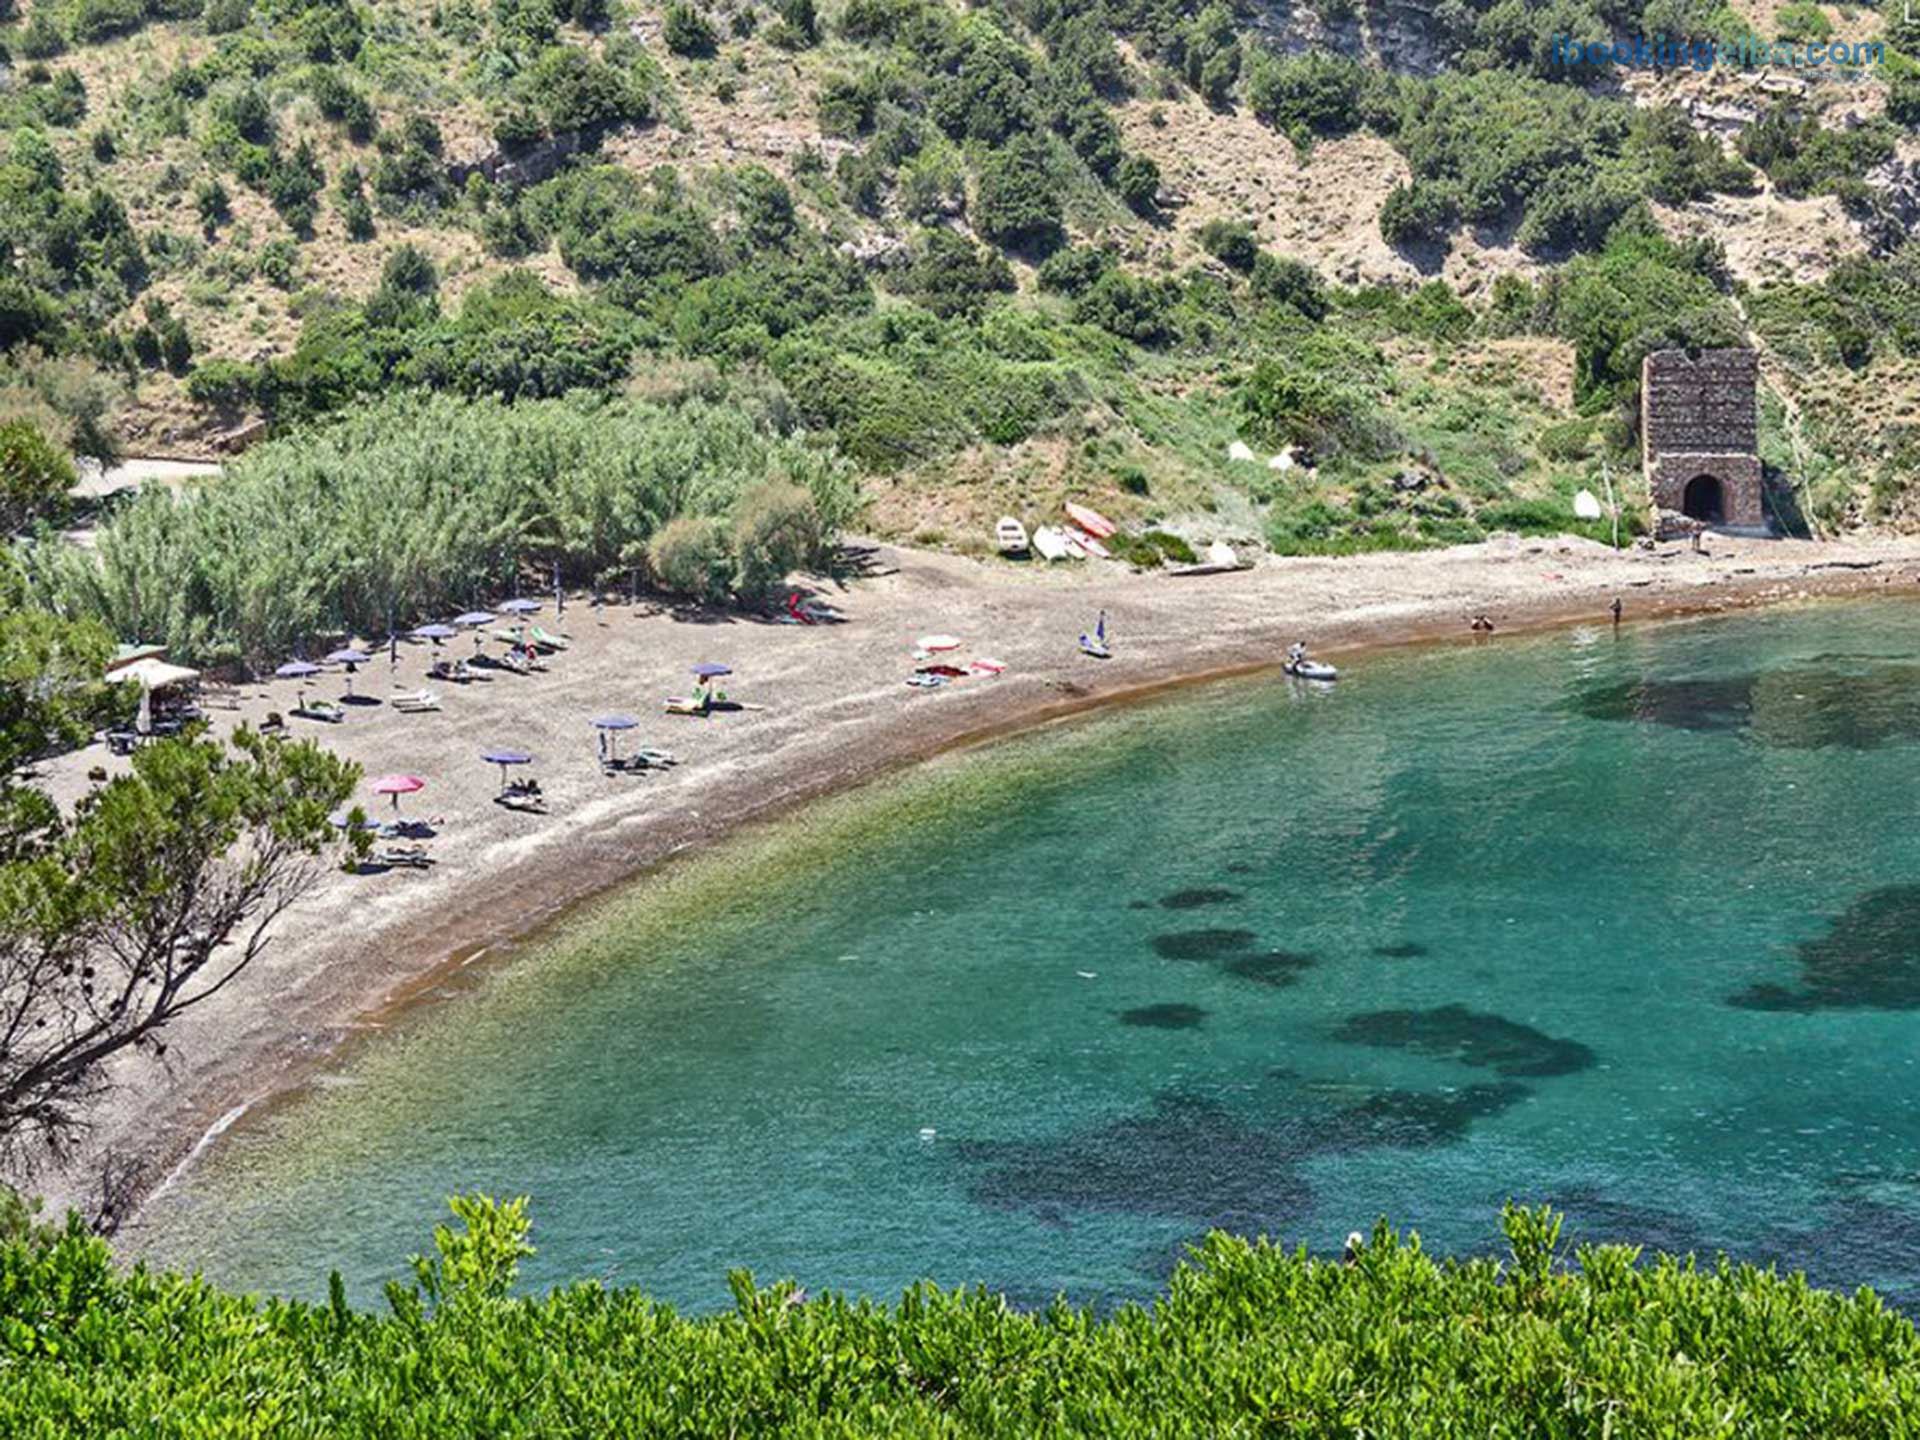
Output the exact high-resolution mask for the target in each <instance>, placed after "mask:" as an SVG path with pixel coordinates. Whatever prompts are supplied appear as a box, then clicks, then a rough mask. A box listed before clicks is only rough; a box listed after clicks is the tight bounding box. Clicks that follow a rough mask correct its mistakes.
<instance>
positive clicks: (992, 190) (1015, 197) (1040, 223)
mask: <svg viewBox="0 0 1920 1440" xmlns="http://www.w3.org/2000/svg"><path fill="white" fill-rule="evenodd" d="M972 214H973V224H974V228H975V229H976V230H978V231H979V232H980V234H981V235H982V236H983V237H984V238H986V239H988V240H991V241H992V242H993V243H994V244H996V245H1005V246H1012V247H1016V248H1021V249H1041V250H1051V249H1052V248H1053V247H1054V246H1055V245H1057V244H1058V243H1059V240H1060V221H1061V209H1060V187H1059V184H1058V181H1057V179H1056V177H1055V176H1054V173H1053V163H1052V160H1051V157H1050V156H1049V155H1048V153H1047V146H1046V142H1045V141H1043V140H1039V139H1037V138H1034V137H1032V136H1026V135H1023V136H1019V137H1017V138H1016V139H1014V140H1013V141H1012V142H1011V143H1010V144H1008V145H1006V146H1005V147H1004V148H1002V149H999V150H995V151H992V152H990V153H989V154H988V155H987V157H986V158H985V159H984V160H983V161H982V162H981V164H980V172H979V179H978V181H977V183H976V187H975V191H974V197H973V206H972Z"/></svg>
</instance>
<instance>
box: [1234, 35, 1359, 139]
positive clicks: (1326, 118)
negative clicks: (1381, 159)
mask: <svg viewBox="0 0 1920 1440" xmlns="http://www.w3.org/2000/svg"><path fill="white" fill-rule="evenodd" d="M1366 87H1367V73H1366V71H1365V70H1364V69H1362V68H1361V66H1360V64H1359V62H1358V61H1355V60H1351V59H1349V58H1347V57H1346V56H1344V55H1334V54H1329V53H1328V52H1326V51H1323V50H1309V51H1307V52H1306V53H1305V54H1302V55H1295V56H1289V57H1287V58H1285V59H1279V58H1275V57H1273V56H1270V55H1267V54H1265V53H1264V52H1262V53H1261V55H1260V56H1259V58H1258V59H1256V61H1255V63H1254V65H1253V67H1252V69H1251V71H1250V73H1249V74H1248V77H1247V106H1248V108H1249V109H1251V110H1252V111H1253V113H1254V114H1255V115H1257V116H1258V117H1259V118H1260V119H1262V120H1264V121H1266V122H1267V124H1269V125H1272V126H1273V127H1274V128H1276V129H1279V130H1285V131H1289V132H1293V131H1298V132H1301V133H1308V134H1319V135H1344V134H1346V133H1347V132H1349V131H1351V130H1357V129H1359V128H1360V126H1361V125H1363V124H1364V123H1365V121H1366V117H1365V114H1364V112H1363V110H1362V103H1361V102H1362V96H1363V95H1364V94H1365V92H1366Z"/></svg>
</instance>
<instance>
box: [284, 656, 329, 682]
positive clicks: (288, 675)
mask: <svg viewBox="0 0 1920 1440" xmlns="http://www.w3.org/2000/svg"><path fill="white" fill-rule="evenodd" d="M273 673H274V674H275V676H277V677H278V678H279V679H282V680H306V679H309V678H311V677H312V676H315V675H318V674H319V673H320V667H319V666H318V665H316V664H314V663H313V662H312V661H311V660H289V661H288V662H287V663H286V664H284V665H282V666H281V667H280V668H279V669H278V670H276V671H274V672H273Z"/></svg>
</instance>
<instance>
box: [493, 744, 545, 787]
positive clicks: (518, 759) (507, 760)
mask: <svg viewBox="0 0 1920 1440" xmlns="http://www.w3.org/2000/svg"><path fill="white" fill-rule="evenodd" d="M480 758H481V759H482V760H484V761H486V762H487V764H489V765H498V766H499V767H500V788H501V789H502V790H505V789H506V788H507V769H508V767H509V766H513V765H531V764H532V763H533V756H531V755H529V754H528V753H527V752H526V751H524V750H485V751H482V752H481V755H480Z"/></svg>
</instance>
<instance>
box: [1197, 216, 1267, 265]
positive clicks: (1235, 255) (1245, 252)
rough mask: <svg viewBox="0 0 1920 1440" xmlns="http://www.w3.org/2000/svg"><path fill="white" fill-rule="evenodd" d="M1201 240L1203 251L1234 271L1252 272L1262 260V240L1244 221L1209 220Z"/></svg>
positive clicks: (1204, 227)
mask: <svg viewBox="0 0 1920 1440" xmlns="http://www.w3.org/2000/svg"><path fill="white" fill-rule="evenodd" d="M1199 239H1200V248H1201V249H1203V250H1205V251H1206V252H1207V253H1208V254H1209V255H1211V256H1213V258H1214V259H1216V260H1218V261H1219V262H1220V263H1221V264H1223V265H1226V266H1228V267H1230V268H1231V269H1234V270H1239V271H1242V272H1247V271H1251V270H1252V269H1253V264H1254V261H1255V260H1257V259H1259V258H1260V239H1259V237H1258V236H1257V235H1255V234H1254V232H1253V226H1251V225H1249V224H1248V223H1247V222H1246V221H1244V220H1209V221H1208V222H1207V223H1206V224H1204V225H1202V226H1201V227H1200V236H1199Z"/></svg>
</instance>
